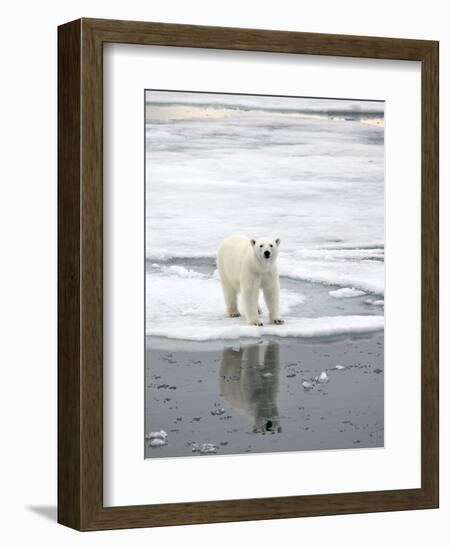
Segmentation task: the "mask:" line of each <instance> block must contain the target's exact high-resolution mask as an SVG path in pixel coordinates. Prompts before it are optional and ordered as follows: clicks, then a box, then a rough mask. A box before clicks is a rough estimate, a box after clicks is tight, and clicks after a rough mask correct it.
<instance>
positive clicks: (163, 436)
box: [145, 430, 167, 447]
mask: <svg viewBox="0 0 450 550" xmlns="http://www.w3.org/2000/svg"><path fill="white" fill-rule="evenodd" d="M145 439H146V440H147V441H148V442H149V445H150V447H163V446H164V445H167V432H165V431H164V430H160V431H159V432H150V433H148V434H145Z"/></svg>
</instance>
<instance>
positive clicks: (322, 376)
mask: <svg viewBox="0 0 450 550" xmlns="http://www.w3.org/2000/svg"><path fill="white" fill-rule="evenodd" d="M317 381H318V382H321V383H322V384H323V383H324V382H328V381H329V377H328V374H327V373H326V372H325V371H322V372H321V373H320V375H319V376H318V378H317Z"/></svg>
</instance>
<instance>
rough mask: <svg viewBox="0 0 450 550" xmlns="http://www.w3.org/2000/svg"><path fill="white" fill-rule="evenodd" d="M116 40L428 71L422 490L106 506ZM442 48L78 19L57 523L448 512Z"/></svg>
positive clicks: (61, 295)
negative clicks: (441, 368)
mask: <svg viewBox="0 0 450 550" xmlns="http://www.w3.org/2000/svg"><path fill="white" fill-rule="evenodd" d="M106 42H117V43H132V44H141V45H145V44H148V45H164V46H181V47H190V48H192V47H194V48H213V49H225V50H248V51H260V52H279V53H291V54H309V55H319V56H344V57H359V58H374V59H392V60H414V61H419V62H420V63H421V67H422V73H421V74H422V76H421V78H422V213H421V215H422V251H421V254H422V283H421V284H422V327H421V331H422V358H421V361H422V363H421V391H422V400H421V418H422V420H421V422H422V425H421V480H422V482H421V487H420V488H417V489H403V490H387V491H375V492H360V493H342V494H320V495H311V496H302V495H299V496H289V497H277V498H258V499H248V500H231V501H211V502H193V503H175V504H157V505H146V506H141V505H140V506H126V507H124V506H120V507H104V506H103V427H102V423H103V389H102V381H103V364H102V338H103V333H102V331H103V318H102V316H103V313H102V312H103V294H102V278H103V260H102V245H103V235H102V223H103V213H102V186H103V183H102V86H103V83H102V78H103V73H102V59H103V58H102V55H103V53H102V47H103V44H104V43H106ZM438 137H439V134H438V43H437V42H433V41H426V40H402V39H392V38H374V37H360V36H338V35H327V34H309V33H296V32H295V33H294V32H281V31H266V30H254V29H239V28H220V27H203V26H190V25H171V24H162V23H143V22H130V21H109V20H101V19H79V20H77V21H73V22H70V23H67V24H65V25H62V26H60V27H59V29H58V159H59V162H58V280H59V282H58V521H59V523H61V524H64V525H67V526H69V527H72V528H75V529H78V530H81V531H91V530H98V529H115V528H131V527H150V526H165V525H180V524H193V523H209V522H226V521H245V520H256V519H270V518H289V517H303V516H319V515H330V514H351V513H365V512H381V511H393V510H413V509H424V508H435V507H437V506H438V493H439V490H438V479H439V478H438V460H439V458H438V457H439V455H438V438H439V436H438V433H439V432H438V283H439V281H438V255H439V252H438V225H439V224H438V149H439V145H438Z"/></svg>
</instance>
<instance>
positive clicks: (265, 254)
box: [264, 250, 270, 258]
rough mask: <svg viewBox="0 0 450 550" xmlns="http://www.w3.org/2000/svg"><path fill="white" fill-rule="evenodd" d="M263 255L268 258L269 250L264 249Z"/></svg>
mask: <svg viewBox="0 0 450 550" xmlns="http://www.w3.org/2000/svg"><path fill="white" fill-rule="evenodd" d="M264 256H265V257H266V258H270V252H269V251H268V250H266V251H265V252H264Z"/></svg>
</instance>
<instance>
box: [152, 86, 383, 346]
mask: <svg viewBox="0 0 450 550" xmlns="http://www.w3.org/2000/svg"><path fill="white" fill-rule="evenodd" d="M383 121H384V104H383V103H382V102H361V101H359V102H358V101H336V100H314V99H301V98H271V97H266V98H264V97H253V96H233V95H220V94H219V95H216V94H183V93H167V92H151V91H148V92H147V96H146V260H147V261H146V334H147V335H148V336H157V337H166V338H171V339H180V340H192V339H199V340H211V339H218V338H223V339H230V338H235V337H256V336H260V335H276V336H312V335H314V336H317V335H320V334H323V335H332V334H339V333H341V334H345V333H352V332H355V333H361V332H365V331H373V330H379V329H380V328H382V327H383V299H384V122H383ZM233 233H240V234H244V235H245V234H246V235H248V236H249V237H253V238H257V237H259V236H265V235H271V236H273V237H279V238H280V239H281V248H280V254H279V260H278V265H279V273H280V276H281V287H282V293H281V310H282V314H283V316H284V317H285V318H286V321H287V322H286V324H285V325H283V326H282V327H273V326H264V327H262V328H261V329H259V328H254V327H245V324H244V323H243V320H242V319H238V320H231V319H226V318H225V317H224V315H223V311H224V306H223V299H222V295H221V289H220V283H219V281H218V278H217V274H216V273H215V256H216V251H217V248H218V246H219V244H220V242H221V241H222V240H223V239H224V238H225V237H227V236H229V235H231V234H233ZM342 289H353V293H350V294H352V295H349V293H348V292H347V291H345V290H342ZM330 291H331V293H333V292H334V293H335V294H334V295H333V294H331V295H330V294H329V292H330ZM335 291H337V293H336V292H335ZM362 292H364V293H365V294H362ZM359 295H360V296H359ZM339 296H340V298H339V299H338V298H337V297H339ZM333 302H334V303H333ZM262 305H263V304H262ZM263 309H264V307H263ZM263 320H264V319H263Z"/></svg>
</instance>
